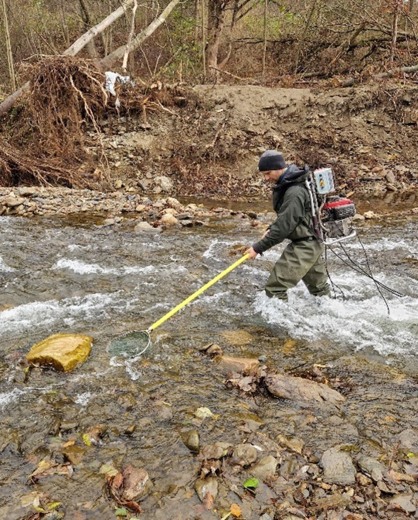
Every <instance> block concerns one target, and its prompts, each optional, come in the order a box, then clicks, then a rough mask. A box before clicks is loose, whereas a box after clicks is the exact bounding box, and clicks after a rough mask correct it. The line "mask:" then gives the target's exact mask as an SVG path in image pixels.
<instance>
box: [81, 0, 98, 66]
mask: <svg viewBox="0 0 418 520" xmlns="http://www.w3.org/2000/svg"><path fill="white" fill-rule="evenodd" d="M78 2H79V4H80V12H81V19H82V20H83V26H84V30H85V31H88V30H89V28H90V27H91V26H92V21H91V16H90V11H89V9H88V7H87V3H86V1H85V0H78ZM86 48H87V52H88V53H89V55H90V56H91V57H92V58H98V56H99V54H98V52H97V49H96V44H95V43H94V39H92V40H90V41H89V42H88V43H87V44H86Z"/></svg>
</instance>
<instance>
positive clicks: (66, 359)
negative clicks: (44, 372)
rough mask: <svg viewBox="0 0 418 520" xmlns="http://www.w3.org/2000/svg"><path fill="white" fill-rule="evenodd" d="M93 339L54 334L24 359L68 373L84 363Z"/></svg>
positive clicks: (83, 336)
mask: <svg viewBox="0 0 418 520" xmlns="http://www.w3.org/2000/svg"><path fill="white" fill-rule="evenodd" d="M92 343H93V338H92V337H90V336H85V335H83V334H54V335H52V336H49V337H48V338H46V339H44V340H43V341H41V342H39V343H37V344H36V345H34V346H33V347H32V348H31V350H30V351H29V353H28V354H27V355H26V359H27V361H28V362H29V363H33V364H39V365H43V366H51V365H52V366H53V367H54V368H56V369H57V370H61V371H64V372H68V371H70V370H73V369H74V368H75V367H76V366H78V365H80V364H81V363H84V361H85V360H86V359H87V357H88V356H89V354H90V351H91V347H92Z"/></svg>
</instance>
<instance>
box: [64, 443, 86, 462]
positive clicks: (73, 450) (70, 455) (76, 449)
mask: <svg viewBox="0 0 418 520" xmlns="http://www.w3.org/2000/svg"><path fill="white" fill-rule="evenodd" d="M62 453H63V454H64V456H65V458H66V459H67V460H68V462H70V463H71V464H72V465H73V466H77V465H78V464H80V462H81V461H82V460H83V457H84V455H85V453H86V449H85V448H82V447H81V446H76V445H73V446H68V447H67V448H64V449H63V450H62Z"/></svg>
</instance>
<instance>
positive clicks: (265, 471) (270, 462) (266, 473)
mask: <svg viewBox="0 0 418 520" xmlns="http://www.w3.org/2000/svg"><path fill="white" fill-rule="evenodd" d="M278 463H279V462H278V460H277V459H276V458H274V457H273V456H272V455H267V457H263V458H262V459H260V460H259V462H258V463H257V464H256V465H255V466H253V467H252V468H251V474H252V475H254V477H258V478H259V479H261V480H269V479H271V478H273V477H274V475H275V474H276V468H277V465H278Z"/></svg>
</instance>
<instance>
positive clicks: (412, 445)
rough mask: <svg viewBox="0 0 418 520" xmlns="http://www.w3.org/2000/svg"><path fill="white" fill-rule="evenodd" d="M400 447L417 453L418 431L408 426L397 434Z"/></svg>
mask: <svg viewBox="0 0 418 520" xmlns="http://www.w3.org/2000/svg"><path fill="white" fill-rule="evenodd" d="M397 438H398V440H399V443H400V447H401V448H404V449H406V450H409V451H412V452H414V453H418V431H416V430H413V429H412V428H409V429H408V430H404V431H403V432H401V433H400V434H399V435H398V436H397Z"/></svg>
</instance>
